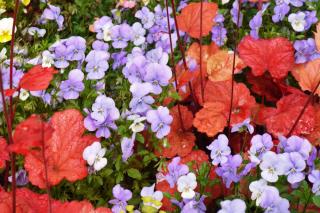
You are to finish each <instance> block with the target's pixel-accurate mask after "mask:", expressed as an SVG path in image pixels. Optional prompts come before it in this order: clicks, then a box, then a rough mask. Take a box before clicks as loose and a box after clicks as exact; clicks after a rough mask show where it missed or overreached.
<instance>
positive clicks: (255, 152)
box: [249, 133, 273, 164]
mask: <svg viewBox="0 0 320 213" xmlns="http://www.w3.org/2000/svg"><path fill="white" fill-rule="evenodd" d="M272 147H273V142H272V137H271V135H269V134H268V133H265V134H263V135H255V136H253V137H252V139H251V147H250V150H249V154H250V156H249V158H250V160H251V161H252V162H254V163H257V164H259V163H260V161H261V159H262V156H263V155H264V153H266V152H267V151H270V150H271V149H272Z"/></svg>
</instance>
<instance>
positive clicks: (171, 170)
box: [165, 157, 189, 188]
mask: <svg viewBox="0 0 320 213" xmlns="http://www.w3.org/2000/svg"><path fill="white" fill-rule="evenodd" d="M180 160H181V158H180V157H175V158H173V159H172V161H171V163H169V165H168V174H167V175H166V176H165V179H166V180H167V182H168V183H169V185H170V188H173V187H174V186H175V184H176V183H177V181H178V178H179V177H180V176H182V175H185V174H187V173H188V172H189V168H188V166H187V165H184V164H179V162H180Z"/></svg>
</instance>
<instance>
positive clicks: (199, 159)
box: [180, 150, 209, 170]
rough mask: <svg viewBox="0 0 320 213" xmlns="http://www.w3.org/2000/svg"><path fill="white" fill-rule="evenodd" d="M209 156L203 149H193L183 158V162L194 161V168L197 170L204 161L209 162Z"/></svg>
mask: <svg viewBox="0 0 320 213" xmlns="http://www.w3.org/2000/svg"><path fill="white" fill-rule="evenodd" d="M208 160H209V157H208V155H207V154H206V153H205V152H204V151H202V150H193V151H192V152H190V153H189V154H188V155H187V156H185V157H184V158H182V159H181V161H180V162H181V163H182V164H187V163H192V168H193V169H194V170H197V169H198V168H201V165H202V164H203V163H208Z"/></svg>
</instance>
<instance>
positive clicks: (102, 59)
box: [85, 50, 110, 80]
mask: <svg viewBox="0 0 320 213" xmlns="http://www.w3.org/2000/svg"><path fill="white" fill-rule="evenodd" d="M109 57H110V55H109V53H107V52H105V51H100V50H91V51H90V52H89V54H88V55H87V57H86V59H85V60H86V62H88V63H87V65H86V72H87V73H88V75H87V79H90V80H97V79H101V78H103V77H104V75H105V72H106V71H107V70H108V68H109V64H108V61H107V60H108V59H109Z"/></svg>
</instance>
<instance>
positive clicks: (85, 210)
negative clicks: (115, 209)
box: [53, 200, 112, 213]
mask: <svg viewBox="0 0 320 213" xmlns="http://www.w3.org/2000/svg"><path fill="white" fill-rule="evenodd" d="M53 210H54V212H55V213H65V212H68V213H112V211H111V210H110V209H109V208H105V207H100V208H97V209H94V207H93V206H92V204H91V203H90V202H88V201H86V200H84V201H71V202H64V203H60V202H55V203H54V205H53Z"/></svg>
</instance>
